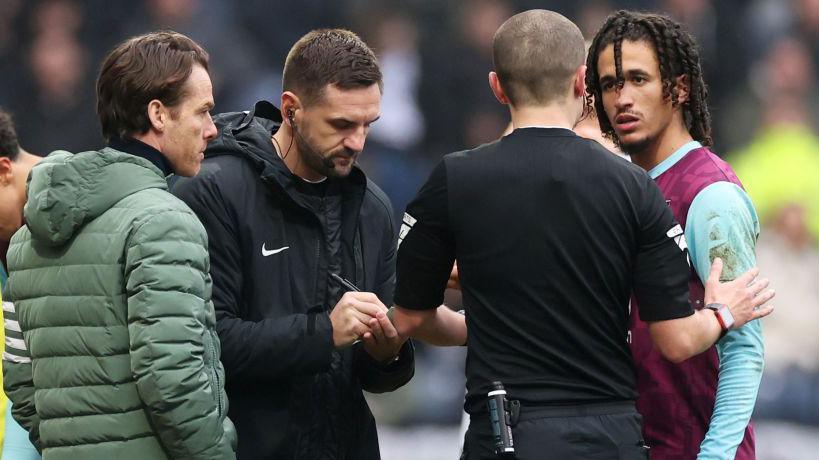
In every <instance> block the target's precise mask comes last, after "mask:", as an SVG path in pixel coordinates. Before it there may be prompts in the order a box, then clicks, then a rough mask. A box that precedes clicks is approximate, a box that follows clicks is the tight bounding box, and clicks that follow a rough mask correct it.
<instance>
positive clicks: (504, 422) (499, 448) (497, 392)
mask: <svg viewBox="0 0 819 460" xmlns="http://www.w3.org/2000/svg"><path fill="white" fill-rule="evenodd" d="M486 397H487V399H486V405H487V406H488V408H489V422H490V423H491V424H492V437H493V440H494V445H495V454H496V455H497V456H499V457H513V456H514V455H515V443H514V441H513V440H512V417H511V412H510V410H509V401H508V400H507V399H506V390H505V389H504V388H503V383H501V382H492V391H490V392H489V393H487V395H486Z"/></svg>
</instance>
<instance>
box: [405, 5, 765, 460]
mask: <svg viewBox="0 0 819 460" xmlns="http://www.w3.org/2000/svg"><path fill="white" fill-rule="evenodd" d="M583 61H584V46H583V37H582V35H581V33H580V30H579V29H578V28H577V26H575V25H574V24H573V23H572V22H570V21H569V20H567V19H566V18H564V17H563V16H561V15H559V14H556V13H553V12H550V11H544V10H533V11H527V12H524V13H521V14H518V15H516V16H514V17H512V18H511V19H509V20H508V21H506V22H505V23H504V24H503V25H502V26H501V27H500V29H499V30H498V31H497V33H496V34H495V39H494V64H495V71H494V72H491V73H490V74H489V84H490V86H491V88H492V91H493V92H494V94H495V96H496V97H497V99H498V100H499V101H500V102H501V103H503V104H507V105H509V107H510V111H511V116H512V123H513V125H514V127H515V130H514V131H513V132H512V133H511V134H509V135H508V136H505V137H504V138H502V139H500V140H499V141H496V142H493V143H490V144H486V145H483V146H480V147H478V148H476V149H473V150H470V151H465V152H457V153H453V154H450V155H447V156H445V157H444V159H443V160H442V161H441V163H440V164H439V165H438V166H437V167H436V168H435V170H434V171H433V172H432V174H431V176H430V177H429V179H428V180H427V182H426V184H425V185H424V186H423V187H422V189H421V190H420V192H419V193H418V196H417V197H416V198H415V199H414V201H413V202H412V203H410V205H409V206H408V208H407V213H406V215H405V216H404V228H402V231H401V235H402V236H403V239H402V242H401V243H400V249H399V253H398V267H397V270H398V272H397V276H398V281H397V283H398V284H397V287H396V294H395V304H396V306H395V308H394V310H393V313H392V316H393V320H394V322H395V324H396V327H397V328H398V330H399V332H400V333H401V334H402V335H409V336H412V337H416V338H419V339H421V340H425V341H427V342H430V343H433V344H438V345H461V344H464V343H465V342H468V355H467V362H466V374H467V390H468V391H467V397H466V404H465V408H466V411H467V412H468V413H469V414H470V418H471V421H470V426H469V430H468V431H467V434H466V439H465V442H464V455H463V457H462V458H465V459H470V460H471V459H484V458H497V457H496V454H495V447H494V445H493V444H494V442H493V435H492V426H491V424H490V416H489V413H488V410H487V393H488V392H490V391H491V390H492V389H493V385H492V382H495V381H499V382H501V383H502V384H503V386H504V387H505V389H506V391H507V398H508V400H509V404H508V406H507V407H508V408H509V420H508V421H509V423H508V424H509V425H510V426H511V433H512V437H513V440H514V447H513V448H514V450H515V453H516V458H518V459H521V460H525V459H535V458H537V459H544V458H554V459H588V458H621V459H637V458H648V449H647V448H646V447H645V446H644V443H643V439H642V434H641V427H640V423H641V422H640V416H639V415H638V414H637V412H636V410H635V408H634V400H635V398H636V396H637V394H636V391H635V382H634V367H633V364H632V358H631V354H630V351H629V347H628V343H627V335H628V334H627V330H628V319H629V306H628V304H629V296H630V294H631V293H632V292H634V294H635V296H636V298H637V299H638V300H639V304H640V309H641V311H640V315H641V317H642V319H643V320H644V321H647V322H648V323H649V328H650V330H651V334H652V336H653V339H654V341H655V343H656V344H657V346H658V348H659V349H660V350H661V351H662V353H663V354H664V355H665V356H667V357H670V358H671V359H674V360H683V359H687V358H688V357H690V356H693V355H695V354H697V353H700V352H701V351H703V350H705V349H706V348H708V347H709V346H710V345H711V344H713V343H714V342H715V341H716V340H717V339H718V337H719V336H720V333H721V329H720V323H719V322H718V321H717V318H716V317H715V315H714V314H713V313H712V312H710V311H699V312H694V310H693V309H692V308H691V306H690V305H689V303H688V286H687V280H688V263H687V261H686V252H685V248H686V245H685V239H684V235H683V234H682V230H681V229H680V227H679V226H678V225H677V223H676V222H675V221H674V218H673V216H672V213H671V210H670V209H669V208H668V206H667V205H666V203H665V201H664V200H663V198H662V195H661V193H660V191H659V189H658V188H657V186H656V185H655V183H654V182H653V181H652V180H651V178H650V177H649V176H648V175H647V174H646V173H645V171H643V170H642V169H641V168H639V167H637V166H635V165H632V164H630V163H629V162H627V161H625V160H622V159H620V158H618V157H617V156H615V155H612V154H611V153H610V152H608V151H606V150H605V148H603V147H602V146H601V145H600V144H598V143H596V142H594V141H590V140H585V139H582V138H580V137H578V136H577V135H576V134H574V132H572V131H571V128H572V127H573V126H574V125H575V123H576V122H577V121H578V120H579V119H580V118H581V116H582V114H583V112H584V108H585V100H584V77H585V72H586V67H585V66H584V65H583ZM456 259H457V260H458V270H459V274H460V281H461V285H462V290H463V298H464V305H466V317H465V318H464V316H461V315H458V314H457V313H455V312H453V311H451V310H449V309H448V308H446V307H444V306H440V304H441V301H442V299H443V292H444V289H445V287H446V284H447V279H448V278H449V273H450V269H451V267H452V264H453V261H454V260H456ZM720 271H721V264H720V262H716V263H715V266H714V268H713V270H712V274H711V276H710V278H709V280H708V283H707V284H706V294H705V299H706V301H707V302H709V303H710V302H719V303H724V304H727V305H728V306H729V308H730V309H731V312H732V313H733V316H734V318H735V323H734V327H739V326H741V325H742V324H745V323H746V322H747V321H749V320H752V319H756V318H759V317H762V316H765V315H767V314H768V313H770V311H771V308H770V307H765V308H760V309H756V310H755V307H757V306H760V305H762V304H764V303H765V302H766V301H767V300H769V299H770V298H771V297H773V292H772V291H770V290H768V289H766V287H767V281H766V280H758V281H756V282H752V281H753V279H754V277H755V275H756V273H757V271H756V270H752V271H750V272H748V273H746V274H745V275H742V276H740V277H739V278H738V279H737V280H735V281H733V282H730V283H724V284H720V283H719V281H718V277H719V273H720ZM749 283H750V286H749ZM439 306H440V307H439ZM467 326H468V329H469V337H468V340H467ZM518 403H519V406H517V404H518ZM517 407H519V410H517ZM503 428H505V427H502V429H503Z"/></svg>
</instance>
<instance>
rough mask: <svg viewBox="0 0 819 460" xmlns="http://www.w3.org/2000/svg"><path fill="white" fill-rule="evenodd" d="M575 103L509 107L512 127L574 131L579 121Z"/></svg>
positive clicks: (578, 111) (578, 112) (564, 102)
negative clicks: (556, 128) (538, 127)
mask: <svg viewBox="0 0 819 460" xmlns="http://www.w3.org/2000/svg"><path fill="white" fill-rule="evenodd" d="M576 105H577V103H576V102H575V101H574V100H572V101H562V102H554V103H551V104H549V105H544V106H524V107H514V106H509V112H510V114H511V116H512V126H513V127H514V128H522V127H527V126H554V127H560V128H566V129H574V126H575V125H576V124H577V122H578V120H579V119H580V112H581V110H578V109H577V107H576Z"/></svg>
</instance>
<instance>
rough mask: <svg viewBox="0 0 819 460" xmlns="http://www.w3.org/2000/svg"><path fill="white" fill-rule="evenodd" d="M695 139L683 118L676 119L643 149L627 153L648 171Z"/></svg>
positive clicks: (635, 162) (633, 160)
mask: <svg viewBox="0 0 819 460" xmlns="http://www.w3.org/2000/svg"><path fill="white" fill-rule="evenodd" d="M693 140H694V138H693V137H691V133H689V132H688V128H686V127H685V123H683V122H682V120H681V119H674V120H672V122H671V123H670V124H669V126H668V127H667V128H666V129H665V131H663V132H662V134H660V135H659V136H657V138H655V139H654V140H653V141H652V142H649V143H648V144H647V145H646V146H645V147H644V148H643V149H641V150H640V151H637V152H627V153H629V154H630V155H631V161H632V162H634V164H636V165H637V166H639V167H641V168H643V169H645V170H646V171H648V170H650V169H651V168H653V167H655V166H657V165H658V164H660V163H662V161H663V160H665V159H666V158H668V157H670V156H671V155H672V154H673V153H674V152H676V151H677V149H679V148H680V147H682V146H683V145H685V144H686V143H688V142H691V141H693Z"/></svg>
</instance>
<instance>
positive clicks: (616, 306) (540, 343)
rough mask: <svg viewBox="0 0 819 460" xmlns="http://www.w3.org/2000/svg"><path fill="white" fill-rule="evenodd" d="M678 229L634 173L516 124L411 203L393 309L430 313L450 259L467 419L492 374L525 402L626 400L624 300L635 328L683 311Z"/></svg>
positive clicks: (553, 131)
mask: <svg viewBox="0 0 819 460" xmlns="http://www.w3.org/2000/svg"><path fill="white" fill-rule="evenodd" d="M676 225H677V223H676V222H675V221H674V218H673V216H672V214H671V211H670V209H669V208H668V206H667V205H666V203H665V200H664V199H663V197H662V194H661V192H660V190H659V189H658V188H657V186H656V185H655V184H654V181H652V180H651V178H650V177H649V176H648V175H647V174H646V173H645V171H643V170H642V169H641V168H639V167H637V166H635V165H632V164H631V163H629V162H628V161H625V160H623V159H621V158H618V157H617V156H615V155H613V154H611V153H610V152H608V151H607V150H605V149H604V148H603V147H602V146H601V145H600V144H598V143H596V142H594V141H591V140H586V139H583V138H581V137H578V136H577V135H576V134H574V132H572V131H570V130H568V129H563V128H523V129H517V130H515V131H514V132H512V134H510V135H508V136H506V137H504V138H502V139H501V140H498V141H496V142H493V143H490V144H486V145H483V146H481V147H478V148H476V149H474V150H470V151H466V152H458V153H453V154H450V155H447V156H445V157H444V159H443V161H442V162H441V163H440V164H438V166H437V167H436V168H435V170H434V171H433V172H432V174H431V175H430V177H429V179H428V180H427V182H426V184H425V185H424V186H423V187H422V188H421V190H420V191H419V193H418V196H417V197H416V198H415V199H414V200H413V201H412V203H410V204H409V206H408V207H407V213H406V214H405V216H404V225H403V227H402V229H401V237H402V240H401V243H400V247H399V252H398V267H397V270H398V271H397V276H398V280H397V286H396V294H395V303H396V305H399V306H401V307H404V308H409V309H419V310H420V309H433V308H436V307H437V306H438V305H440V304H441V302H442V301H443V292H444V289H445V286H446V280H447V278H448V275H449V272H450V269H451V267H452V263H453V261H454V260H455V259H456V258H457V260H458V270H459V273H460V278H461V285H462V288H463V299H464V305H465V308H466V314H467V316H466V321H467V327H468V330H469V339H468V352H467V361H466V375H467V390H468V394H467V402H466V409H467V411H468V412H469V413H471V414H475V413H481V412H483V411H485V407H486V406H485V401H486V393H487V392H488V391H489V390H490V382H492V381H493V380H500V381H502V382H503V383H504V385H505V386H506V388H507V391H508V392H509V394H510V397H511V398H513V399H519V400H521V403H522V404H523V405H524V406H527V405H529V406H534V405H555V404H561V405H565V404H585V403H595V402H614V401H626V400H633V399H635V397H636V391H635V382H634V368H633V366H632V359H631V353H630V352H629V348H628V344H627V329H628V316H629V297H630V295H631V293H632V292H633V293H634V294H635V295H636V296H637V298H638V300H639V305H640V308H641V311H640V316H641V317H642V318H643V319H644V320H646V321H657V320H667V319H673V318H680V317H684V316H688V315H691V314H692V313H693V310H692V309H691V307H690V305H689V303H688V286H687V281H688V265H687V261H686V255H685V252H684V251H683V250H681V248H680V246H678V244H677V243H676V242H675V240H674V239H673V238H670V237H669V236H667V234H668V233H669V230H671V229H672V228H673V227H674V226H676ZM671 234H672V235H676V233H673V232H672V233H671Z"/></svg>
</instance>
